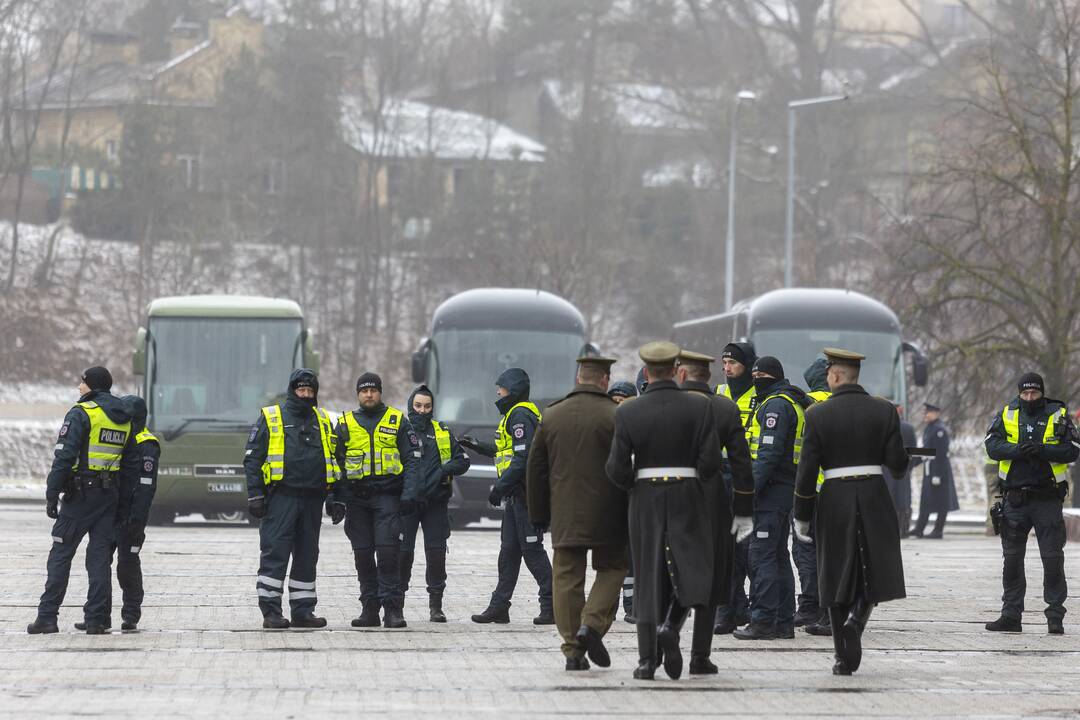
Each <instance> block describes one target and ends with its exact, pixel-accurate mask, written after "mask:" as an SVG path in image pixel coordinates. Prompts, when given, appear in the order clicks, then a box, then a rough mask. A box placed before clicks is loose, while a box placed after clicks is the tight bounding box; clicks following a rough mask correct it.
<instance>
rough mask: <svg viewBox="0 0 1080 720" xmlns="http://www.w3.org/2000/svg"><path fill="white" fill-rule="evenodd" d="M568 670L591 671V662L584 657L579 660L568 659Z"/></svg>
mask: <svg viewBox="0 0 1080 720" xmlns="http://www.w3.org/2000/svg"><path fill="white" fill-rule="evenodd" d="M609 664H610V663H609ZM566 669H567V670H588V669H589V661H588V660H586V659H585V658H583V657H579V658H574V657H569V658H566Z"/></svg>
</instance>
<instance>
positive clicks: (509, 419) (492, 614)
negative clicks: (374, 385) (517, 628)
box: [461, 368, 555, 625]
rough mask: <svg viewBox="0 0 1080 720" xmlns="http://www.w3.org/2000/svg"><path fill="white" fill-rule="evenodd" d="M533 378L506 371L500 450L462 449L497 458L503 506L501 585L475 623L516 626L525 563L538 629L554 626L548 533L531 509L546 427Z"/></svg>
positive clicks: (495, 495) (499, 390) (499, 388)
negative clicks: (513, 607)
mask: <svg viewBox="0 0 1080 720" xmlns="http://www.w3.org/2000/svg"><path fill="white" fill-rule="evenodd" d="M529 390H530V383H529V375H528V373H526V372H525V371H524V370H522V369H521V368H509V369H508V370H504V371H503V372H502V374H500V375H499V377H498V379H497V380H496V381H495V392H496V394H497V396H498V398H497V399H496V400H495V407H496V408H498V410H499V412H500V413H501V414H502V420H500V421H499V427H498V429H496V431H495V446H494V447H492V446H490V445H488V444H486V443H482V442H479V441H477V440H476V439H475V438H471V437H468V436H465V437H463V438H462V441H461V444H462V445H464V446H465V447H467V448H470V449H472V450H474V451H475V452H477V453H479V454H480V455H484V456H486V457H493V458H495V472H496V474H497V475H498V478H497V479H496V481H495V485H493V486H492V488H491V494H490V495H489V496H488V502H489V503H490V504H491V506H492V507H499V505H502V506H503V516H502V529H501V533H500V541H499V582H498V583H497V584H496V585H495V591H494V592H492V593H491V601H490V602H489V603H488V606H487V608H486V609H485V610H484V611H483V612H481V613H477V614H476V615H473V616H472V621H473V622H475V623H508V622H510V599H511V598H512V597H513V596H514V587H515V586H516V585H517V579H518V573H519V572H520V571H521V561H522V560H523V559H524V560H525V566H526V567H527V568H529V572H531V573H532V576H533V579H535V580H536V584H537V586H538V588H539V591H538V595H539V600H540V614H539V615H537V616H536V617H535V618H533V624H534V625H554V624H555V615H554V613H553V612H552V602H551V561H550V560H548V556H547V552H546V551H545V550H544V528H538V527H535V526H534V525H533V524H532V523H531V522H529V513H528V509H527V508H526V503H525V470H526V467H527V465H528V459H529V447H530V446H531V445H532V439H533V435H534V434H535V433H536V428H537V426H538V425H539V424H540V409H539V408H538V407H536V405H534V404H533V403H531V402H529Z"/></svg>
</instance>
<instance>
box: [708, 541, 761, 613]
mask: <svg viewBox="0 0 1080 720" xmlns="http://www.w3.org/2000/svg"><path fill="white" fill-rule="evenodd" d="M749 566H750V538H747V539H746V540H743V541H742V542H741V543H736V544H735V552H734V555H733V557H732V562H731V594H730V595H729V596H728V600H727V603H725V604H723V605H721V606H720V607H718V608H717V609H716V624H717V625H724V624H726V623H728V622H735V623H738V622H739V621H740V620H743V619H744V618H745V617H746V616H747V615H748V613H749V612H750V599H749V598H748V597H747V595H746V579H747V577H748V575H749V574H750V567H749ZM752 582H753V581H752V580H751V583H752Z"/></svg>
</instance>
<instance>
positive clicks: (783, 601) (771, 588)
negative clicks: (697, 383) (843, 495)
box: [735, 355, 810, 640]
mask: <svg viewBox="0 0 1080 720" xmlns="http://www.w3.org/2000/svg"><path fill="white" fill-rule="evenodd" d="M753 377H754V388H755V392H756V399H757V406H756V408H755V409H754V415H753V420H752V421H751V430H750V457H751V458H753V469H754V499H755V506H754V534H753V536H752V537H751V538H750V565H751V567H752V570H751V587H752V594H753V596H754V603H753V606H752V607H751V608H750V624H749V625H747V626H746V627H743V628H740V629H738V630H736V631H735V637H736V638H738V639H739V640H772V639H775V638H793V637H795V626H794V616H795V576H794V574H793V573H792V572H791V555H790V554H789V553H788V532H789V530H790V525H791V504H792V491H793V489H794V486H795V470H796V466H797V465H798V463H799V453H800V451H801V448H802V436H803V426H804V425H805V422H806V416H805V408H806V407H808V406H809V405H810V400H809V398H807V396H806V393H804V392H803V391H802V390H801V389H800V388H797V387H795V386H794V385H792V384H791V383H789V382H788V380H787V378H786V377H784V367H783V365H781V364H780V361H779V360H777V359H776V358H774V357H771V356H768V355H767V356H765V357H761V358H758V360H757V362H755V363H754V369H753Z"/></svg>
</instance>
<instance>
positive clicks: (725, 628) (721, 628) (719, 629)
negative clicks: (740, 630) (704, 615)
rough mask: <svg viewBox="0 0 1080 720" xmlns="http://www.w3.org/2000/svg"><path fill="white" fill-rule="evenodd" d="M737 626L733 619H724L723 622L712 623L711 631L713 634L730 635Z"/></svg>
mask: <svg viewBox="0 0 1080 720" xmlns="http://www.w3.org/2000/svg"><path fill="white" fill-rule="evenodd" d="M737 627H738V625H736V624H735V621H734V620H725V621H724V622H720V623H716V624H715V625H713V629H712V632H713V635H730V634H731V633H733V632H735V628H737Z"/></svg>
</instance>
